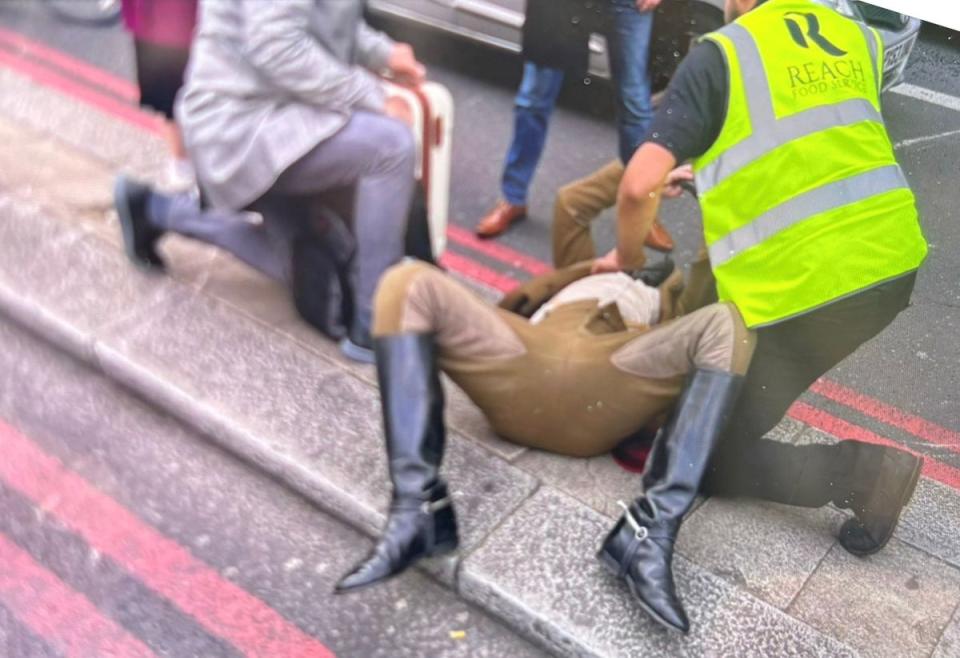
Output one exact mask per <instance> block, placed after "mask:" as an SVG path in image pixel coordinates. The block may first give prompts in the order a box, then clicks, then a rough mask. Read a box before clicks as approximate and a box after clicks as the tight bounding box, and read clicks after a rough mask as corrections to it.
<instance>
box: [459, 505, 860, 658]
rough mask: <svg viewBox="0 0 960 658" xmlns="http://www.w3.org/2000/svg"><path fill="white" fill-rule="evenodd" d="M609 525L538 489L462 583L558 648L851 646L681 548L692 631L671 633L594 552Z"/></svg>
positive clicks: (789, 649) (711, 651)
mask: <svg viewBox="0 0 960 658" xmlns="http://www.w3.org/2000/svg"><path fill="white" fill-rule="evenodd" d="M610 525H611V521H610V519H608V518H607V517H605V516H603V515H601V514H599V513H598V512H596V511H595V510H592V509H590V508H589V507H587V506H586V505H583V504H582V503H580V502H578V501H576V500H574V499H573V498H570V497H568V496H565V495H563V494H560V493H557V492H555V491H551V490H549V489H542V490H541V491H539V492H538V493H537V494H536V495H535V496H534V497H533V498H531V499H530V500H529V501H528V502H527V503H526V504H525V505H524V506H523V508H521V510H520V511H519V512H518V513H517V514H515V515H513V516H512V517H510V518H509V519H508V520H507V522H506V523H505V524H504V525H503V526H501V527H500V528H498V530H497V532H496V533H495V534H494V535H493V536H492V537H491V538H490V539H489V540H488V541H487V543H486V544H484V546H483V547H482V548H481V549H480V550H479V551H478V552H477V553H475V554H474V555H472V556H470V557H469V558H468V559H467V560H466V561H465V562H464V565H463V567H462V569H461V576H460V590H461V592H462V593H463V595H464V596H466V597H467V598H468V599H471V600H473V601H477V602H479V603H480V604H481V605H483V606H484V607H486V608H488V609H492V610H495V611H497V612H498V614H500V615H501V616H502V617H503V618H505V619H507V620H508V621H509V622H510V623H511V624H513V625H514V626H515V628H517V629H518V630H520V631H521V632H523V633H525V634H527V635H528V636H530V637H532V638H535V639H537V640H538V641H539V642H541V643H543V644H545V645H546V646H548V647H551V648H552V650H553V651H555V652H556V653H558V654H561V655H569V656H574V655H576V656H642V655H651V656H763V657H767V656H783V655H791V656H824V655H831V656H839V655H853V654H852V652H851V651H850V650H849V649H848V648H847V647H846V646H844V645H843V644H841V643H839V642H837V641H835V640H833V639H831V638H828V637H827V636H825V635H823V634H822V633H819V632H818V631H815V630H814V629H812V628H810V627H809V626H807V625H806V624H803V623H801V622H798V621H797V620H795V619H792V618H791V617H789V616H787V615H786V614H784V613H783V612H781V611H779V610H777V609H775V608H773V607H772V606H769V605H767V604H765V603H763V602H762V601H759V600H758V599H756V598H754V597H752V596H750V595H749V594H747V593H746V592H743V591H741V590H739V589H737V588H735V587H733V586H731V585H729V584H728V583H726V582H725V581H723V580H722V579H720V578H718V577H716V576H714V575H712V574H710V573H708V572H707V571H705V570H703V569H700V568H698V567H696V566H695V565H693V564H692V563H691V562H689V561H688V560H686V559H684V558H682V557H678V558H677V559H676V562H675V573H676V575H677V581H678V587H679V590H680V595H681V596H682V597H683V600H684V603H685V605H686V608H687V612H688V613H689V615H690V618H691V623H692V631H691V633H690V635H688V636H686V637H682V636H680V635H678V634H673V633H668V632H667V631H665V630H663V629H661V628H660V627H658V626H656V625H655V624H654V622H652V621H650V620H649V619H648V617H647V616H646V614H645V613H644V612H642V611H641V610H640V608H639V607H638V606H637V605H636V604H635V603H634V602H633V601H632V600H631V599H630V597H629V595H628V593H627V591H626V588H625V587H624V586H621V585H620V584H619V583H618V582H616V581H615V580H614V579H613V578H612V577H611V576H609V575H608V574H607V572H606V571H605V570H603V569H602V567H601V566H600V564H599V562H598V561H597V560H596V558H595V553H596V550H597V549H598V547H599V545H600V542H601V541H602V539H603V536H604V535H605V533H606V531H607V530H608V528H609V526H610ZM721 549H722V548H721V547H718V550H721Z"/></svg>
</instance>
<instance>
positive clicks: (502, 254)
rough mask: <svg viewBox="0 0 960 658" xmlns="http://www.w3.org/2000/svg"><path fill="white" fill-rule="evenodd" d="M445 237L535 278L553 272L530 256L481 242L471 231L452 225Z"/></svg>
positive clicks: (503, 246) (508, 248) (499, 245)
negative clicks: (522, 270)
mask: <svg viewBox="0 0 960 658" xmlns="http://www.w3.org/2000/svg"><path fill="white" fill-rule="evenodd" d="M447 237H448V238H450V240H451V241H452V242H456V243H457V244H458V245H460V246H462V247H467V248H468V249H473V250H474V251H477V252H480V253H481V254H484V255H486V256H490V257H491V258H495V259H496V260H499V261H501V262H503V263H506V264H507V265H513V266H514V267H519V268H521V269H524V270H526V271H527V272H529V273H530V274H533V275H535V276H536V275H539V274H546V273H547V272H552V271H553V268H552V267H550V266H549V265H547V264H546V263H544V262H543V261H541V260H538V259H536V258H534V257H532V256H530V255H529V254H525V253H523V252H522V251H517V250H516V249H511V248H510V247H507V246H506V245H503V244H500V243H499V242H491V241H490V240H481V239H480V238H478V237H477V236H475V235H474V234H473V232H472V231H468V230H467V229H465V228H461V227H459V226H455V225H452V224H451V225H448V226H447Z"/></svg>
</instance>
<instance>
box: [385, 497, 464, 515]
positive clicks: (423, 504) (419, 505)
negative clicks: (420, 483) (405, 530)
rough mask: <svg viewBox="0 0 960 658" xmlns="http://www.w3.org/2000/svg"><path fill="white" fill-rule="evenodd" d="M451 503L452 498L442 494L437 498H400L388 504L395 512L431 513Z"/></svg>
mask: <svg viewBox="0 0 960 658" xmlns="http://www.w3.org/2000/svg"><path fill="white" fill-rule="evenodd" d="M452 504H453V500H452V499H451V498H450V496H444V497H443V498H440V499H438V500H424V501H417V500H400V501H394V502H393V503H392V504H391V505H390V509H391V510H393V511H397V512H421V513H423V514H433V513H434V512H436V511H438V510H441V509H443V508H444V507H450V505H452Z"/></svg>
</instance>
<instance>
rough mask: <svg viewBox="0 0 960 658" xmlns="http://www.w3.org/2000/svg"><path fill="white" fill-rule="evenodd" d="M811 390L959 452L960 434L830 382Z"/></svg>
mask: <svg viewBox="0 0 960 658" xmlns="http://www.w3.org/2000/svg"><path fill="white" fill-rule="evenodd" d="M810 390H811V391H813V392H814V393H817V394H819V395H822V396H823V397H825V398H827V399H829V400H833V401H834V402H839V403H840V404H842V405H844V406H847V407H850V408H851V409H853V410H855V411H859V412H860V413H862V414H864V415H865V416H869V417H871V418H876V419H877V420H879V421H881V422H883V423H886V424H887V425H891V426H893V427H897V428H899V429H902V430H903V431H904V432H907V433H909V434H912V435H913V436H916V437H918V438H921V439H923V440H925V441H929V442H931V443H936V444H938V445H942V446H946V447H947V448H951V449H952V450H960V433H957V432H954V431H952V430H949V429H947V428H946V427H943V426H941V425H937V424H936V423H931V422H930V421H929V420H925V419H923V418H920V417H919V416H914V415H912V414H909V413H907V412H906V411H903V410H902V409H897V408H896V407H893V406H891V405H889V404H886V403H884V402H881V401H880V400H876V399H874V398H871V397H869V396H867V395H863V394H862V393H858V392H857V391H855V390H853V389H852V388H847V387H846V386H842V385H840V384H838V383H836V382H832V381H830V380H829V379H819V380H817V381H816V382H814V384H813V386H811V387H810Z"/></svg>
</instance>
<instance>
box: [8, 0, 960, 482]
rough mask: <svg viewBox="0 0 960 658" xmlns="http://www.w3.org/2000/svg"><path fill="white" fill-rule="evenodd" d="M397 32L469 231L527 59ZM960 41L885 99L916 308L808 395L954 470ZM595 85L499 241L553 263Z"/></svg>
mask: <svg viewBox="0 0 960 658" xmlns="http://www.w3.org/2000/svg"><path fill="white" fill-rule="evenodd" d="M0 24H2V25H5V26H7V27H8V28H12V29H15V30H17V31H19V32H21V33H23V34H26V35H28V36H30V37H31V38H34V39H37V40H40V41H43V42H45V43H47V44H49V45H51V46H53V47H55V48H57V49H59V50H62V51H65V52H67V53H69V54H71V55H72V56H74V57H78V58H81V59H83V60H86V61H88V62H90V63H92V64H95V65H96V66H99V67H101V68H104V69H106V70H108V71H111V72H113V73H114V74H116V75H119V76H122V77H125V78H132V76H133V64H132V49H131V45H130V42H129V39H128V38H127V37H126V35H124V34H123V33H122V31H121V29H120V28H119V27H118V26H113V27H110V28H84V27H78V26H75V25H65V24H64V23H62V22H61V21H58V20H57V19H56V18H54V17H52V16H51V15H50V14H49V12H48V11H46V10H45V8H44V5H43V3H39V2H35V1H33V2H25V1H24V0H5V2H0ZM390 27H391V28H395V27H396V26H390ZM398 36H401V37H402V38H405V39H409V40H411V41H412V42H413V43H414V44H415V45H416V47H417V50H418V52H419V53H420V55H421V57H422V58H423V60H424V61H425V62H426V64H427V66H428V68H429V71H430V76H431V77H432V78H434V79H436V80H439V81H441V82H443V83H445V84H446V85H447V86H449V87H450V89H451V90H452V92H453V95H454V98H455V101H456V107H457V118H456V127H455V136H454V169H453V184H452V190H451V208H450V210H451V212H450V222H451V224H453V225H455V226H459V227H462V228H464V229H468V230H469V229H470V228H472V226H473V225H474V223H475V222H476V220H477V219H478V218H479V217H480V216H481V215H482V214H483V213H484V211H486V210H487V209H488V208H489V206H490V205H491V204H492V203H493V202H495V201H496V198H497V196H498V180H499V175H500V166H501V163H502V160H503V155H504V151H505V149H506V145H507V142H508V140H509V137H510V133H511V129H512V117H511V112H512V103H511V99H512V95H513V93H514V90H515V88H516V84H517V81H518V79H519V74H520V63H519V60H518V59H517V58H516V57H513V56H509V55H504V54H501V53H497V52H492V51H490V50H488V49H484V48H481V47H476V46H473V45H471V44H466V43H464V42H462V41H459V40H456V39H451V38H447V37H442V36H439V35H437V34H432V33H425V32H420V31H410V30H405V29H401V30H400V31H399V34H398ZM958 40H960V37H958V35H956V34H955V33H952V32H948V31H946V30H942V29H938V28H933V27H930V26H927V27H925V29H924V31H923V33H922V35H921V40H920V42H919V43H918V45H917V48H916V50H915V51H914V54H913V57H912V59H911V62H910V65H909V66H908V69H907V82H908V83H910V85H913V86H912V87H910V88H909V89H907V90H908V91H909V92H910V94H909V95H904V94H903V93H890V94H887V95H886V97H885V101H884V102H885V107H884V115H885V117H886V120H887V123H888V126H889V130H890V134H891V136H892V138H893V141H894V142H895V143H896V144H897V150H898V154H899V158H900V161H901V163H902V164H903V167H904V170H905V172H906V174H907V176H908V178H909V179H910V181H911V183H912V185H913V187H914V189H915V191H916V193H917V197H918V200H919V205H920V209H921V213H922V218H923V224H924V229H925V232H926V235H927V238H928V240H929V242H930V246H931V250H930V257H929V259H928V261H927V263H926V265H925V266H924V268H923V269H922V271H921V273H920V276H919V279H918V283H917V287H916V291H915V295H914V304H913V306H912V307H911V308H910V309H909V310H907V311H906V312H904V313H903V314H902V315H901V317H900V318H899V319H898V320H897V321H896V323H895V324H894V325H893V326H892V327H891V328H890V329H888V330H887V331H886V332H884V333H883V334H882V335H881V336H880V337H879V338H878V339H877V340H875V341H873V342H871V343H870V344H868V345H865V346H864V347H863V348H862V349H861V350H860V351H859V352H858V353H857V354H856V355H854V356H853V357H851V358H850V359H848V360H847V361H846V362H844V363H843V364H841V365H840V366H839V367H838V368H837V369H836V370H835V371H833V372H832V373H830V378H831V380H833V381H835V382H837V383H839V384H840V385H842V386H844V387H847V388H849V389H850V390H852V391H853V392H854V394H855V395H854V398H850V396H846V397H844V396H837V395H833V396H829V395H823V394H820V393H811V394H809V395H808V396H807V401H808V402H810V403H811V404H813V405H814V406H816V407H818V408H820V409H823V410H825V411H827V412H828V413H830V414H832V415H833V416H834V417H835V418H838V419H840V420H842V421H844V422H850V423H854V424H856V425H858V426H861V427H863V428H866V429H867V430H869V431H874V432H876V433H878V434H881V435H883V436H887V437H889V438H892V439H895V440H898V441H901V442H903V443H907V444H909V445H912V446H914V447H917V448H920V449H922V450H925V451H927V452H929V453H930V454H936V456H937V457H938V458H940V459H943V460H945V461H947V462H948V463H950V464H952V465H954V466H960V455H958V452H957V447H958V446H960V388H958V387H957V385H956V382H957V381H958V380H960V343H958V341H957V340H956V339H955V336H957V335H958V333H960V252H958V250H957V248H956V246H957V245H958V244H960V221H958V220H960V203H958V194H957V189H956V181H957V180H958V179H960V44H958ZM591 82H592V84H589V85H588V84H585V81H580V80H572V81H569V82H568V84H567V87H566V89H565V93H564V95H563V101H562V104H561V107H560V108H559V110H558V111H557V113H556V114H555V116H554V119H553V121H552V123H551V129H550V130H551V133H550V138H549V141H548V145H547V150H546V154H545V157H544V162H543V163H542V165H541V167H540V170H539V172H538V175H537V178H536V180H535V184H534V187H533V190H532V194H531V199H530V207H531V217H530V219H529V220H528V221H526V222H523V223H522V224H520V225H518V226H517V227H516V228H514V229H513V230H511V231H510V232H509V233H508V235H506V236H505V237H504V238H502V239H501V240H500V241H499V242H498V244H502V245H507V246H509V247H512V248H514V249H516V250H518V251H521V252H524V253H526V254H529V255H532V256H533V257H535V258H538V259H540V260H543V261H548V260H549V258H550V247H549V244H550V240H549V236H550V221H551V213H552V205H553V197H554V194H555V192H556V190H557V189H558V188H559V187H560V186H561V185H563V184H565V183H567V182H569V181H571V180H574V179H576V178H579V177H581V176H584V175H586V174H588V173H590V172H591V171H593V170H594V169H595V168H597V167H599V166H600V165H602V164H604V163H605V162H607V161H608V160H610V159H611V158H612V157H613V156H614V152H615V134H614V131H613V129H612V126H611V117H610V105H611V104H610V101H609V89H608V87H607V86H606V85H605V84H603V83H602V81H591ZM918 90H919V93H921V94H924V93H926V92H925V91H924V90H929V91H932V92H934V94H933V96H932V97H931V98H930V99H929V100H920V99H918V98H917V97H916V96H917V95H918ZM901 91H903V89H902V90H901ZM927 95H928V96H930V94H927ZM662 214H663V217H662V218H663V221H664V224H665V225H666V226H667V227H668V228H669V229H670V231H671V232H672V233H673V235H674V238H675V240H676V242H677V244H678V248H677V251H676V254H675V257H676V259H677V260H678V261H680V262H683V261H685V260H687V259H689V258H690V257H691V256H692V255H693V253H694V252H695V250H696V248H697V246H698V244H699V240H700V234H701V226H700V220H699V211H698V209H697V206H696V204H695V203H694V202H693V201H692V200H690V199H689V198H685V199H682V200H679V201H676V202H670V203H668V204H666V205H665V206H664V208H663V213H662ZM595 235H596V238H597V243H598V246H599V247H600V248H602V249H606V248H608V247H609V246H611V245H612V243H613V226H612V215H611V214H610V213H608V214H607V216H606V217H605V219H601V221H599V222H597V224H596V232H595ZM453 249H455V250H459V251H460V252H461V253H468V255H469V257H470V258H472V259H474V260H475V261H479V262H480V263H481V264H483V265H486V266H488V267H490V268H492V269H495V270H497V271H500V272H502V273H504V274H506V275H508V276H511V277H514V278H517V279H521V278H525V277H526V276H528V273H527V272H525V271H524V269H523V268H521V267H518V266H517V265H516V263H512V262H503V260H502V259H498V258H492V257H490V256H489V255H488V254H484V253H481V252H478V251H476V250H466V251H464V249H463V247H462V245H453ZM508 260H509V259H508ZM856 396H860V397H856ZM863 396H866V397H865V398H864V397H863ZM840 398H843V399H842V400H841V399H840ZM851 399H852V400H853V401H852V402H851ZM844 400H845V401H844ZM878 405H879V406H878ZM877 409H879V411H877ZM924 423H932V424H933V425H934V428H933V429H934V431H935V433H937V435H938V436H941V437H946V439H945V441H946V444H947V447H944V445H941V446H940V447H939V448H938V447H935V446H934V445H933V444H932V443H930V442H929V440H928V438H927V437H928V434H925V433H924V432H917V431H916V429H915V428H916V427H919V426H921V425H923V424H924ZM941 444H943V441H941Z"/></svg>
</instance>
